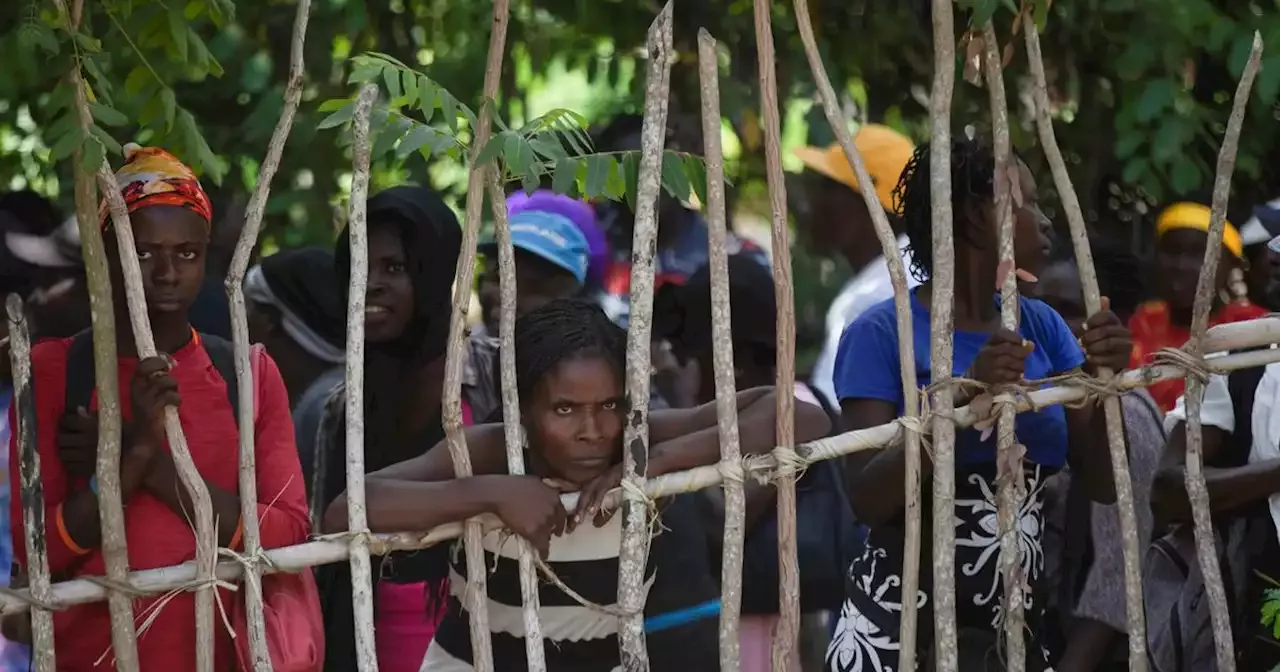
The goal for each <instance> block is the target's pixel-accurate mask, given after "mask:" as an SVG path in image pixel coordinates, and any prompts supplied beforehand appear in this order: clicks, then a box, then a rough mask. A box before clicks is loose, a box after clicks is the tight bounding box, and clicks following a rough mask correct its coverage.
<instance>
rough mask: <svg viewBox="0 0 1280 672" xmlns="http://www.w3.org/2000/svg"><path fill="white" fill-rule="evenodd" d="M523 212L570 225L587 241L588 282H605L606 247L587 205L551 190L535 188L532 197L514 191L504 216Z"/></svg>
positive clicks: (592, 211)
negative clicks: (548, 216) (547, 214)
mask: <svg viewBox="0 0 1280 672" xmlns="http://www.w3.org/2000/svg"><path fill="white" fill-rule="evenodd" d="M526 211H535V212H550V213H553V214H557V215H560V216H561V217H564V218H566V219H568V220H569V221H571V222H573V223H574V225H575V226H577V227H578V229H579V230H581V231H582V235H583V237H585V238H586V239H587V281H588V283H590V284H599V283H600V282H602V281H603V280H604V269H605V266H606V265H607V264H608V262H609V244H608V243H607V242H605V237H604V231H602V230H601V229H600V227H599V226H598V225H596V211H595V208H593V207H591V204H590V203H586V202H584V201H579V200H578V199H576V198H571V197H569V196H564V195H562V194H557V193H555V192H554V191H551V190H550V189H538V190H537V191H535V192H533V194H532V195H529V194H525V193H524V192H523V191H517V192H515V193H513V194H511V195H510V196H508V197H507V216H512V215H516V214H519V213H521V212H526Z"/></svg>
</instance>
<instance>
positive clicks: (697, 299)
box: [653, 254, 777, 361]
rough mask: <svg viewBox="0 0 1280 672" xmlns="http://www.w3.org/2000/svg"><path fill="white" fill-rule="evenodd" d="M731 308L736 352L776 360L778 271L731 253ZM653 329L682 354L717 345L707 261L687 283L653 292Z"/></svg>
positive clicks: (665, 286)
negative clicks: (774, 272)
mask: <svg viewBox="0 0 1280 672" xmlns="http://www.w3.org/2000/svg"><path fill="white" fill-rule="evenodd" d="M729 307H730V319H731V320H732V322H733V324H732V325H731V327H730V332H731V333H732V334H733V349H734V354H735V355H739V356H741V355H745V354H748V353H750V355H751V356H752V357H755V358H758V359H760V361H771V360H772V359H773V356H774V351H775V349H776V339H777V331H776V330H777V308H776V306H775V304H774V296H773V275H772V274H771V273H770V271H769V269H768V268H767V267H765V266H764V265H762V264H760V262H758V261H756V260H755V259H753V258H751V257H749V256H747V255H743V254H732V255H729ZM653 332H654V335H655V336H656V337H659V338H664V339H666V340H667V341H669V342H670V343H671V345H672V346H673V347H674V348H675V349H676V352H677V353H679V354H682V355H696V354H699V353H703V352H707V351H709V349H710V348H711V347H712V337H711V270H710V268H709V267H708V266H705V265H704V266H703V267H702V268H699V269H698V270H697V271H695V272H694V274H693V275H691V276H689V279H688V280H686V281H685V283H684V284H683V285H672V284H668V285H664V286H662V287H661V288H660V289H659V290H658V293H657V295H656V296H655V297H654V307H653Z"/></svg>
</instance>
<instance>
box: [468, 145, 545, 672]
mask: <svg viewBox="0 0 1280 672" xmlns="http://www.w3.org/2000/svg"><path fill="white" fill-rule="evenodd" d="M483 175H484V180H485V182H486V186H487V189H488V192H489V205H490V207H492V208H493V222H494V229H495V230H496V232H497V238H498V275H499V279H498V282H499V291H500V293H501V310H500V313H499V317H498V337H499V338H500V339H501V341H502V344H501V346H500V347H499V349H498V355H499V358H500V359H501V361H500V363H499V365H500V367H501V376H502V377H501V381H502V428H503V433H504V436H505V437H506V443H507V469H508V471H510V472H511V474H512V475H515V476H519V475H521V474H523V473H525V466H524V445H525V441H524V427H523V426H521V424H520V393H519V391H518V390H517V389H516V338H515V334H516V255H515V249H514V248H513V247H512V246H511V224H510V222H508V221H507V200H506V197H505V195H504V194H503V193H502V186H501V185H500V184H498V171H497V170H496V169H495V168H494V167H492V166H489V167H487V168H485V169H484V171H483ZM517 543H519V544H520V598H521V604H522V605H523V607H524V646H525V656H526V659H527V661H528V662H527V668H528V669H529V670H530V672H545V670H546V669H547V657H546V650H545V648H544V647H543V643H542V621H541V619H540V618H539V616H538V607H539V604H538V574H537V568H536V567H535V566H534V563H533V560H534V555H533V554H534V553H536V552H537V551H535V550H534V549H533V546H532V545H531V544H530V543H529V542H528V540H526V539H523V538H521V539H518V540H517Z"/></svg>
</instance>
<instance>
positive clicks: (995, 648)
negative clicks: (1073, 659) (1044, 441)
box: [827, 464, 1050, 672]
mask: <svg viewBox="0 0 1280 672" xmlns="http://www.w3.org/2000/svg"><path fill="white" fill-rule="evenodd" d="M1043 471H1044V472H1045V473H1042V468H1041V467H1040V466H1038V465H1033V464H1027V466H1026V470H1025V473H1026V487H1027V493H1028V494H1027V498H1026V500H1025V501H1024V502H1023V505H1022V509H1021V511H1019V512H1018V521H1017V525H1016V530H1017V534H1018V543H1019V546H1020V547H1021V553H1020V555H1021V559H1022V573H1023V575H1024V576H1026V577H1027V582H1028V584H1029V585H1030V586H1031V591H1030V593H1029V594H1026V595H1025V596H1024V599H1025V601H1026V621H1027V627H1028V630H1029V632H1028V634H1027V651H1028V652H1029V653H1028V656H1027V658H1028V660H1027V670H1032V671H1035V670H1039V671H1045V672H1047V671H1048V670H1049V667H1048V664H1049V661H1048V654H1047V652H1046V651H1045V649H1044V647H1043V645H1042V638H1041V637H1040V621H1041V616H1042V615H1043V612H1044V600H1043V599H1042V596H1041V595H1040V594H1039V591H1038V587H1039V585H1040V583H1041V581H1040V577H1041V574H1042V573H1043V571H1044V551H1043V549H1042V547H1041V542H1042V540H1043V536H1044V512H1043V507H1044V479H1045V477H1046V476H1048V475H1050V474H1049V473H1048V472H1049V471H1050V470H1048V469H1044V470H1043ZM925 499H926V501H925V502H923V503H922V506H924V510H925V511H929V510H930V509H929V504H928V494H927V493H926V495H925ZM955 511H956V574H955V576H956V622H957V626H958V627H959V629H960V631H961V637H960V639H961V645H960V668H961V669H963V670H965V672H970V671H971V670H972V671H974V672H982V671H983V670H988V669H990V670H1000V669H1003V666H1001V665H1000V663H999V661H1000V660H1001V659H1002V658H1003V657H1004V651H1003V647H1002V646H999V645H998V644H997V642H998V637H997V633H999V632H1001V622H1002V618H1003V616H1002V611H1001V601H1002V598H1003V595H1004V588H1003V586H1002V582H1001V580H1000V571H999V557H1000V539H999V534H998V527H997V523H996V497H995V465H994V464H976V465H956V508H955ZM929 527H930V523H929V522H928V521H927V520H926V521H925V524H924V528H925V529H924V534H923V535H922V536H923V538H924V540H925V549H923V550H922V553H921V556H922V558H921V571H920V590H919V592H918V594H917V595H916V604H917V605H918V606H919V611H918V614H919V617H918V620H917V628H918V630H917V632H918V633H919V636H918V637H917V641H918V649H919V653H918V654H917V660H919V661H927V660H929V659H930V653H931V651H932V648H933V647H932V643H933V608H932V606H933V603H932V600H931V597H930V591H929V588H930V586H931V585H932V570H931V569H930V567H931V564H932V563H931V561H930V558H931V556H932V553H931V552H930V548H929V542H928V540H929V539H930V538H931V535H930V534H929ZM902 552H903V534H902V529H901V527H889V526H885V527H883V528H880V529H876V530H872V532H871V534H870V536H869V537H868V539H867V546H866V550H865V551H864V552H863V554H862V555H861V556H860V557H859V558H857V559H856V560H854V561H853V563H852V564H851V565H850V567H849V577H848V581H847V582H846V588H845V595H846V597H845V602H844V606H843V607H842V608H841V610H840V619H839V622H838V623H837V624H836V629H835V633H834V636H833V638H832V640H831V644H830V645H829V646H828V647H827V669H828V670H829V671H830V672H898V651H899V645H898V632H899V624H900V614H901V612H902ZM919 669H921V670H925V671H926V672H927V671H928V670H931V669H932V666H931V665H927V664H925V663H923V662H922V663H921V664H920V665H919Z"/></svg>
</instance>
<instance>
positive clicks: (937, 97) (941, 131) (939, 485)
mask: <svg viewBox="0 0 1280 672" xmlns="http://www.w3.org/2000/svg"><path fill="white" fill-rule="evenodd" d="M955 68H956V36H955V19H954V18H953V16H952V7H951V0H933V90H932V92H931V93H930V96H929V116H930V117H931V118H932V124H931V126H932V133H931V137H930V140H929V186H930V189H929V202H930V206H931V207H930V209H931V214H932V215H933V236H932V237H933V274H932V276H931V277H930V285H931V288H932V290H933V293H932V296H931V299H930V305H929V317H930V320H929V332H930V334H931V335H932V341H933V347H932V348H931V353H930V354H931V357H930V364H929V369H930V371H931V373H932V381H933V387H934V390H935V391H934V392H933V394H932V395H931V397H932V399H931V403H930V408H931V410H932V411H933V413H934V416H933V621H934V644H933V645H934V650H935V652H934V658H935V667H936V668H937V669H938V670H939V672H956V667H957V665H958V664H959V659H958V653H957V650H956V641H957V631H956V549H955V547H956V528H955V505H956V453H955V447H956V426H955V423H954V422H953V421H952V420H951V413H952V410H954V408H953V407H954V403H955V402H954V390H953V389H952V387H951V385H952V383H951V379H952V370H951V367H952V366H953V364H954V360H953V352H952V347H953V346H952V343H953V340H954V333H955V322H954V320H953V319H952V306H953V303H954V301H955V256H956V253H955V240H954V237H953V235H952V228H951V227H952V224H953V221H952V214H953V213H952V212H951V98H952V94H953V93H954V91H955V83H956V82H955V79H956V73H955ZM920 252H921V253H923V252H924V251H923V250H921V251H920Z"/></svg>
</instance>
